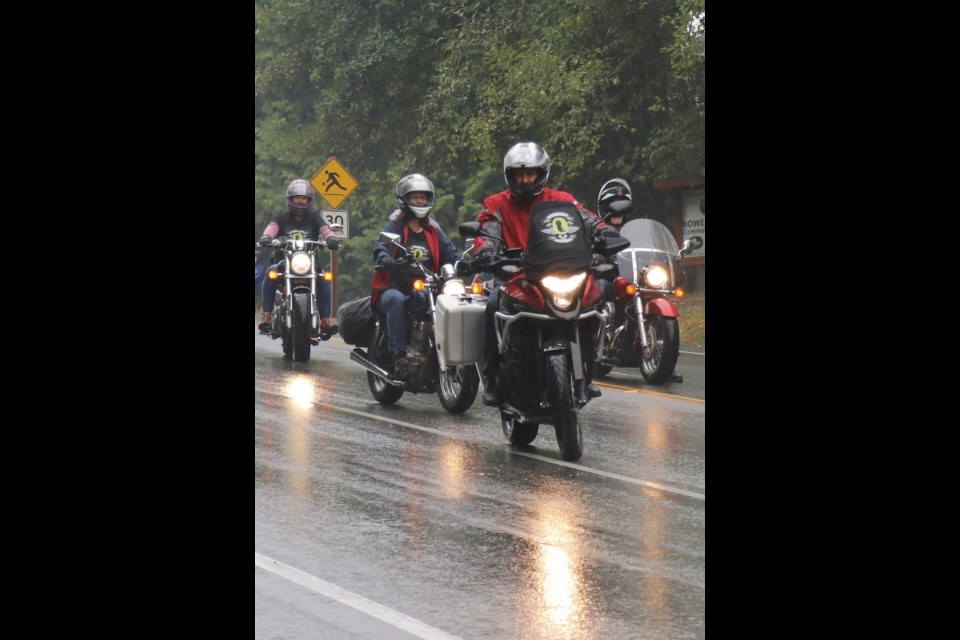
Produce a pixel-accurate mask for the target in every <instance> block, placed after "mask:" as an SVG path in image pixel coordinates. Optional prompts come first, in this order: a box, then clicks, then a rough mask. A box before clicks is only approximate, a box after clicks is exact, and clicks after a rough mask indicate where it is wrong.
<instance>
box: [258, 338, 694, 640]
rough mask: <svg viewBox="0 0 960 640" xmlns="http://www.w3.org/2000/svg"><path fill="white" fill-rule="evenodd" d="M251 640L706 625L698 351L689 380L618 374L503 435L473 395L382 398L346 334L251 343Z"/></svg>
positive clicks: (655, 631)
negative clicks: (563, 448) (558, 429)
mask: <svg viewBox="0 0 960 640" xmlns="http://www.w3.org/2000/svg"><path fill="white" fill-rule="evenodd" d="M255 343H256V344H255V385H254V386H255V429H254V433H255V452H256V459H255V596H256V597H255V602H256V609H255V627H256V637H257V638H288V639H292V638H297V639H299V638H333V639H337V638H353V639H355V638H371V639H373V638H376V639H377V640H382V639H383V638H450V637H461V638H478V639H487V638H489V639H493V638H498V639H502V638H524V639H541V638H542V639H548V638H557V639H561V638H563V639H567V638H582V639H587V640H590V639H593V638H597V639H599V638H605V639H609V638H638V639H641V638H642V639H651V640H654V639H683V638H703V637H704V636H705V627H704V624H705V621H704V602H705V593H704V577H705V555H704V554H705V550H704V532H705V465H704V463H705V460H704V440H705V420H704V408H705V402H704V389H703V365H704V360H705V357H704V356H703V355H701V354H697V353H692V352H690V353H687V352H688V351H698V350H696V349H690V348H688V347H684V349H683V350H684V352H685V353H681V357H680V362H679V364H678V367H677V370H678V372H680V373H681V374H682V375H683V376H684V381H683V382H682V383H668V384H666V385H663V386H661V387H651V386H650V385H646V384H645V383H644V382H643V381H642V379H641V378H640V376H639V374H637V373H634V372H632V371H630V370H623V369H614V371H613V372H612V373H611V374H610V375H609V376H607V377H606V378H605V379H603V380H602V381H601V382H602V388H603V397H601V398H599V399H597V400H595V401H593V402H591V403H590V404H589V405H588V406H587V407H585V408H584V409H583V410H582V412H581V421H582V422H583V424H584V455H583V458H582V459H581V460H579V461H578V462H576V463H567V462H564V461H562V460H561V459H560V457H559V452H558V450H557V445H556V438H555V436H554V435H553V432H552V428H551V427H550V426H543V427H541V430H540V435H539V436H538V438H537V439H536V440H535V441H534V443H533V445H532V446H530V447H525V448H524V449H523V450H516V449H513V448H511V447H510V445H509V444H507V443H506V441H505V440H504V438H503V435H502V433H501V431H500V425H499V418H498V414H497V412H496V411H495V410H494V409H491V408H488V407H484V406H483V405H482V403H481V402H480V399H479V397H478V399H477V402H475V403H474V405H473V407H472V408H471V409H469V410H468V411H467V412H466V413H464V414H461V415H457V416H453V415H450V414H448V413H447V412H446V411H445V410H444V409H443V408H442V407H441V405H440V403H439V401H438V399H437V397H436V396H435V395H414V394H409V393H407V394H405V395H404V396H403V397H402V398H401V399H400V401H399V402H398V403H397V404H396V405H394V406H390V407H384V406H381V405H379V404H378V403H376V402H375V401H374V400H373V399H372V397H371V395H370V392H369V390H368V388H367V383H366V372H365V371H364V370H363V369H362V368H361V367H360V366H359V365H357V364H356V363H353V362H351V361H350V360H349V359H348V354H349V351H350V349H351V348H352V347H349V346H347V345H345V344H343V343H342V341H340V340H339V339H338V338H334V339H333V340H330V341H328V342H325V343H322V344H321V345H320V346H319V347H314V349H313V353H312V356H311V360H310V361H309V362H307V363H303V364H294V363H292V362H289V361H286V360H284V359H283V357H282V353H281V351H280V343H279V341H272V340H270V339H269V338H266V337H262V336H255Z"/></svg>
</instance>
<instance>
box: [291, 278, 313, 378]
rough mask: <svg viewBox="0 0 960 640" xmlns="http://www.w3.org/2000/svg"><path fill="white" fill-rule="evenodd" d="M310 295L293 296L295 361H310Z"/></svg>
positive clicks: (303, 293)
mask: <svg viewBox="0 0 960 640" xmlns="http://www.w3.org/2000/svg"><path fill="white" fill-rule="evenodd" d="M310 320H311V318H310V294H308V293H306V292H298V293H294V294H293V330H292V331H291V333H292V334H293V335H292V337H293V361H294V362H306V361H307V360H309V359H310Z"/></svg>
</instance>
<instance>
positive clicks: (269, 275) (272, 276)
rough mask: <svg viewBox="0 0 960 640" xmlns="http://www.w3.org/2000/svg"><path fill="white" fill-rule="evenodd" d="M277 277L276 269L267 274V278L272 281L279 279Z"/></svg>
mask: <svg viewBox="0 0 960 640" xmlns="http://www.w3.org/2000/svg"><path fill="white" fill-rule="evenodd" d="M277 275H278V274H277V272H276V270H274V269H270V271H268V272H267V277H268V278H270V279H271V280H276V279H277Z"/></svg>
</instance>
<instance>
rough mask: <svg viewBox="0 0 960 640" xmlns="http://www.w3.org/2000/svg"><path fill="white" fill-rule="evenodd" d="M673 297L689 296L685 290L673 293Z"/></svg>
mask: <svg viewBox="0 0 960 640" xmlns="http://www.w3.org/2000/svg"><path fill="white" fill-rule="evenodd" d="M673 295H675V296H677V297H678V298H682V297H683V296H685V295H687V292H686V291H684V290H683V289H677V290H676V291H674V292H673Z"/></svg>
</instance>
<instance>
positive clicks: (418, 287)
mask: <svg viewBox="0 0 960 640" xmlns="http://www.w3.org/2000/svg"><path fill="white" fill-rule="evenodd" d="M413 288H414V289H416V290H417V291H423V280H414V281H413Z"/></svg>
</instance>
